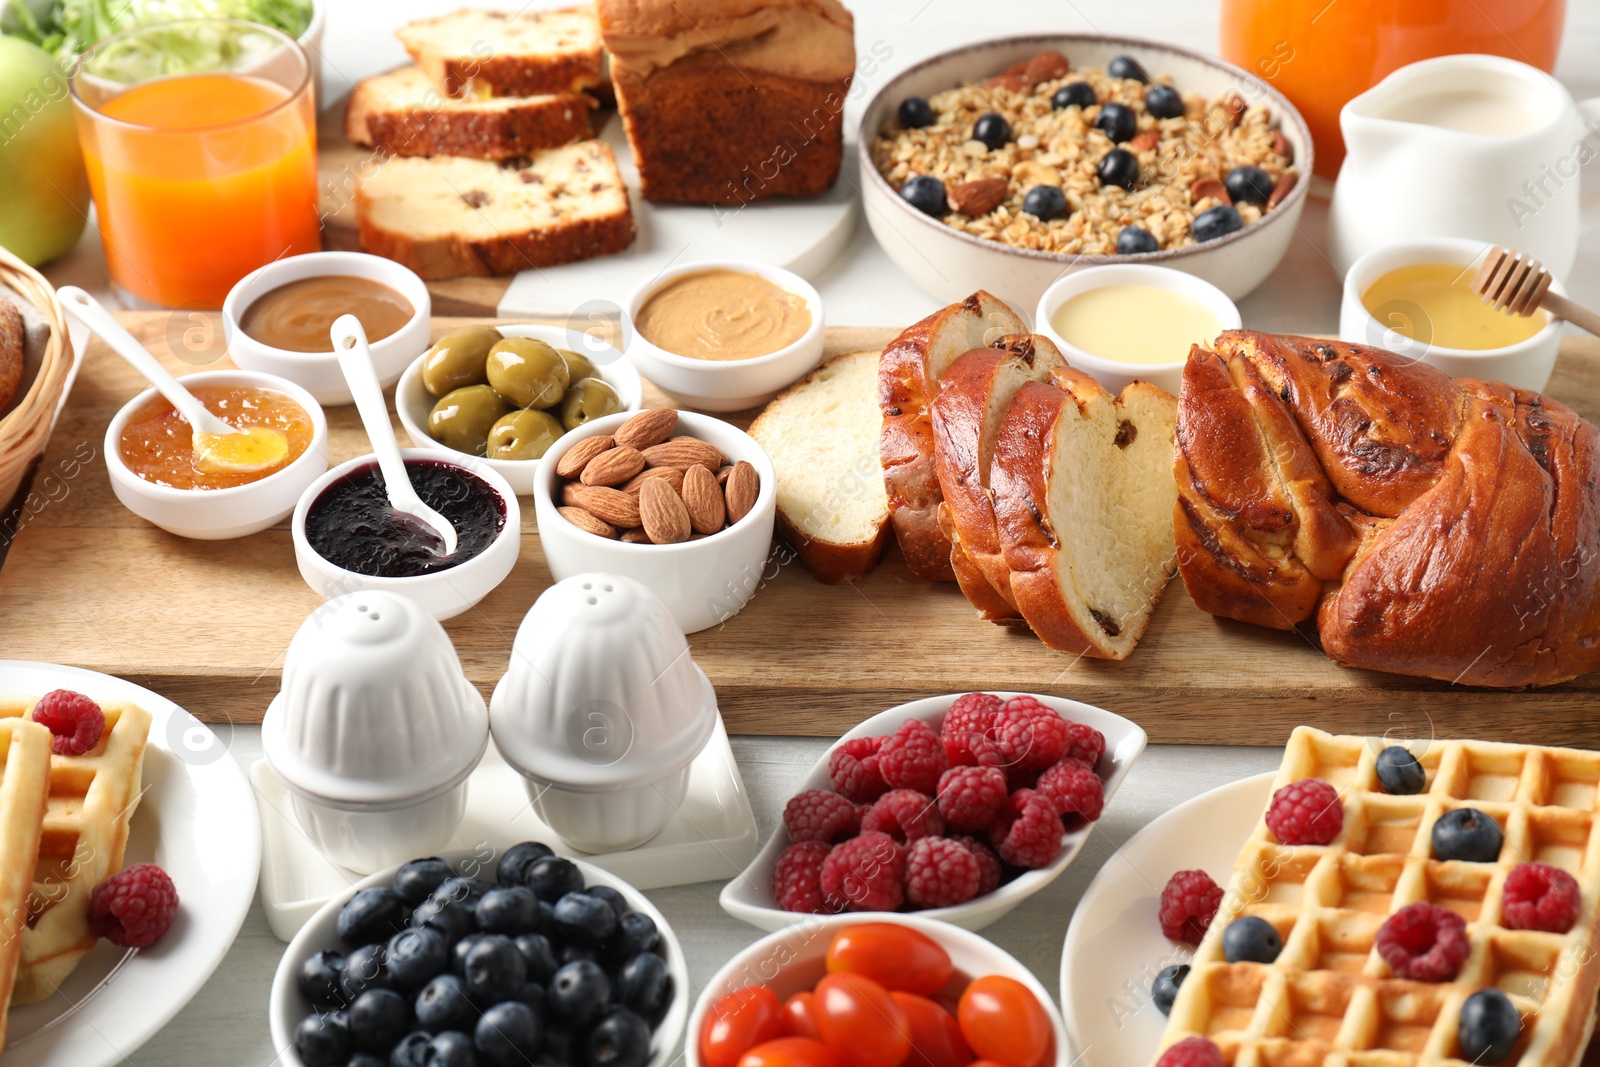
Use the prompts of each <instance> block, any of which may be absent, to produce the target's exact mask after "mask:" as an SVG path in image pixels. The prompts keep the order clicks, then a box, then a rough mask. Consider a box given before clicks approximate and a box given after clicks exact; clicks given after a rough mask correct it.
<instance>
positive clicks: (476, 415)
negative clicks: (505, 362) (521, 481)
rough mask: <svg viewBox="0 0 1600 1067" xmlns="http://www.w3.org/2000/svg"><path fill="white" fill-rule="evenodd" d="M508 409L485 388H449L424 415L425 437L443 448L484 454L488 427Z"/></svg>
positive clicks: (479, 454) (476, 386)
mask: <svg viewBox="0 0 1600 1067" xmlns="http://www.w3.org/2000/svg"><path fill="white" fill-rule="evenodd" d="M510 410H511V405H509V404H507V403H506V402H505V401H504V400H503V399H501V397H500V394H499V393H496V392H495V391H494V390H493V389H491V388H489V387H488V386H487V385H469V386H466V387H465V388H462V389H452V390H451V391H450V392H448V393H446V394H445V395H444V396H443V397H442V398H440V400H439V402H438V403H437V404H435V405H433V410H432V411H430V412H429V413H428V436H429V437H432V438H433V439H434V440H435V441H438V442H439V443H440V444H441V445H444V446H445V447H446V448H453V449H455V450H456V451H457V452H467V453H470V454H471V455H474V456H481V455H484V454H485V453H486V452H487V451H488V440H489V430H490V428H492V427H493V426H494V424H495V423H496V422H498V421H499V420H500V416H502V415H504V414H505V413H506V412H508V411H510Z"/></svg>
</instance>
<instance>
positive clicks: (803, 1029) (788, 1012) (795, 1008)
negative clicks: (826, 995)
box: [783, 993, 822, 1041]
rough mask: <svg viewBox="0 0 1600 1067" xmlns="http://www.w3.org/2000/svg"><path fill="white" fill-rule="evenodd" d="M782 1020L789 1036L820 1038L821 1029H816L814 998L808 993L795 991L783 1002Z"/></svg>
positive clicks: (815, 1003) (815, 1004) (815, 1039)
mask: <svg viewBox="0 0 1600 1067" xmlns="http://www.w3.org/2000/svg"><path fill="white" fill-rule="evenodd" d="M783 1021H784V1025H785V1026H786V1027H787V1028H788V1031H789V1036H790V1037H809V1038H810V1039H811V1040H813V1041H821V1040H822V1031H821V1030H818V1029H817V1002H816V998H815V997H813V996H812V995H811V994H810V993H796V994H795V995H794V996H792V997H790V998H789V999H788V1000H786V1001H784V1002H783Z"/></svg>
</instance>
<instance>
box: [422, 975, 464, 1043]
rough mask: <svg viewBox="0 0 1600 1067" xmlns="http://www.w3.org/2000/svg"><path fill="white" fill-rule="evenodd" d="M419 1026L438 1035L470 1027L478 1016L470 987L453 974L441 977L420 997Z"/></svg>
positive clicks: (426, 988)
mask: <svg viewBox="0 0 1600 1067" xmlns="http://www.w3.org/2000/svg"><path fill="white" fill-rule="evenodd" d="M416 1012H417V1025H418V1026H420V1027H422V1028H423V1029H425V1030H431V1031H433V1032H434V1033H438V1032H439V1031H440V1030H451V1029H459V1028H460V1027H463V1026H468V1025H470V1024H471V1023H472V1020H474V1019H476V1018H477V1017H478V1012H477V1009H475V1008H474V1007H473V1006H472V1001H471V999H470V998H468V996H467V987H466V986H465V985H463V984H462V982H461V979H460V978H458V977H457V976H455V975H453V974H441V975H439V976H438V977H436V978H434V979H433V981H431V982H429V983H428V984H427V985H425V986H423V987H422V992H420V993H418V994H417V1002H416Z"/></svg>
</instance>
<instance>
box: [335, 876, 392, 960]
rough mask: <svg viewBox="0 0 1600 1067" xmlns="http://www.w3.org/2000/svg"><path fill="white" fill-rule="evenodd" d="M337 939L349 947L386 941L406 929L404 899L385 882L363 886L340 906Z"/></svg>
mask: <svg viewBox="0 0 1600 1067" xmlns="http://www.w3.org/2000/svg"><path fill="white" fill-rule="evenodd" d="M338 927H339V940H341V941H343V942H344V943H345V944H347V945H349V946H350V947H351V948H360V947H361V946H362V945H370V944H372V943H374V942H376V941H387V940H389V938H390V937H392V936H394V935H395V934H396V933H398V932H399V931H401V930H404V929H405V928H406V905H405V901H403V900H401V899H400V898H399V897H398V896H396V895H395V891H394V890H393V889H390V888H389V887H388V886H386V885H378V886H373V887H371V888H370V889H363V890H361V892H359V893H357V894H356V895H355V896H353V897H351V898H350V900H349V902H348V903H346V904H345V906H344V907H342V908H340V909H339V924H338Z"/></svg>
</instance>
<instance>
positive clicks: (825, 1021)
mask: <svg viewBox="0 0 1600 1067" xmlns="http://www.w3.org/2000/svg"><path fill="white" fill-rule="evenodd" d="M813 995H814V1000H815V1004H816V1017H817V1028H818V1029H819V1030H821V1031H822V1040H823V1041H825V1042H827V1044H828V1047H829V1048H830V1049H832V1050H833V1051H834V1053H835V1054H837V1055H838V1057H839V1059H840V1060H841V1061H842V1062H843V1063H844V1064H845V1065H846V1067H900V1064H902V1063H904V1062H905V1060H906V1057H907V1056H909V1055H910V1054H911V1021H910V1020H909V1019H907V1018H906V1013H905V1009H904V1008H902V1007H900V1005H898V1004H896V1003H895V1002H894V998H892V997H890V996H889V991H888V990H887V989H885V988H883V986H881V985H879V984H878V983H877V982H874V981H873V980H872V979H870V978H867V977H865V976H863V975H859V974H830V975H828V977H826V978H824V979H823V980H822V981H820V982H818V983H817V988H816V989H815V990H814V991H813Z"/></svg>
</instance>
